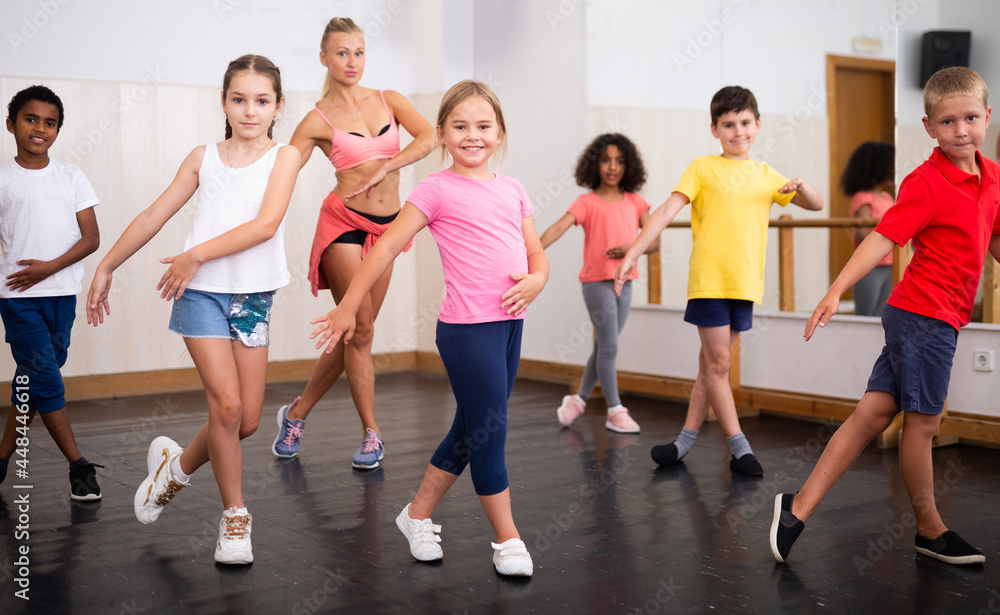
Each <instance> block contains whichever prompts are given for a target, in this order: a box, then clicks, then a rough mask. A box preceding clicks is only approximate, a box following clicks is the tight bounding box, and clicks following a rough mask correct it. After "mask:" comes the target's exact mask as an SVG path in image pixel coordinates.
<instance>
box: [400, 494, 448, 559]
mask: <svg viewBox="0 0 1000 615" xmlns="http://www.w3.org/2000/svg"><path fill="white" fill-rule="evenodd" d="M396 527H398V528H399V531H400V532H403V536H406V540H407V541H408V542H409V543H410V553H411V554H412V555H413V557H414V558H416V559H418V560H420V561H422V562H433V561H435V560H439V559H441V558H442V557H444V551H442V550H441V545H439V544H438V543H439V542H441V537H440V536H438V534H440V533H441V526H440V525H434V524H433V523H431V520H430V518H429V517H428V518H427V519H411V518H410V505H409V504H407V505H406V507H405V508H404V509H403V512H401V513H399V516H398V517H396Z"/></svg>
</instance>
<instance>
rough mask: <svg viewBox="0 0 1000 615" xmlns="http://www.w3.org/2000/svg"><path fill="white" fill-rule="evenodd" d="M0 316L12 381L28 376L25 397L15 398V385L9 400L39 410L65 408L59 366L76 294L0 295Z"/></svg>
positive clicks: (63, 359) (63, 358)
mask: <svg viewBox="0 0 1000 615" xmlns="http://www.w3.org/2000/svg"><path fill="white" fill-rule="evenodd" d="M0 317H2V318H3V326H4V328H5V329H6V340H7V343H8V344H10V352H11V354H12V355H14V362H15V363H16V364H17V369H15V370H14V382H18V383H20V382H23V381H24V378H25V377H27V379H28V384H27V388H28V391H27V393H28V401H27V402H24V401H21V400H18V399H17V397H16V393H17V388H15V387H12V389H11V398H10V401H11V403H12V404H14V405H20V404H21V403H27V404H28V408H29V410H35V411H38V412H41V413H43V414H44V413H46V412H54V411H56V410H61V409H63V408H65V407H66V389H64V388H63V380H62V374H61V373H60V372H59V369H60V368H61V367H62V366H63V365H65V364H66V356H67V354H68V351H69V340H70V336H71V334H72V332H73V320H75V319H76V297H75V296H73V295H67V296H62V297H26V298H23V299H22V298H19V297H18V298H12V299H0ZM19 386H20V385H19ZM22 394H23V390H22ZM22 399H23V398H22Z"/></svg>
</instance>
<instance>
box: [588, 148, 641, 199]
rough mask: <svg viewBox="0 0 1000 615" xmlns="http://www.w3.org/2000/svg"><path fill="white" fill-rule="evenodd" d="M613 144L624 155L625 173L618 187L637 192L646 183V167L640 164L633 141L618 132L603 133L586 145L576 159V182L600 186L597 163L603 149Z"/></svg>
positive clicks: (595, 188) (599, 160) (594, 186)
mask: <svg viewBox="0 0 1000 615" xmlns="http://www.w3.org/2000/svg"><path fill="white" fill-rule="evenodd" d="M609 145H614V146H615V147H617V148H618V150H619V151H620V152H621V153H622V155H623V156H625V173H623V174H622V179H621V181H620V182H619V183H618V187H619V188H621V189H622V190H623V191H625V192H638V191H639V189H640V188H642V185H643V184H645V183H646V167H645V165H643V164H642V156H641V155H640V154H639V149H638V148H637V147H636V146H635V143H632V141H631V140H630V139H629V138H628V137H626V136H625V135H621V134H618V133H608V134H603V135H601V136H599V137H597V138H596V139H594V140H593V141H591V142H590V145H588V146H587V149H585V150H584V151H583V153H582V154H580V159H579V160H577V161H576V183H577V185H578V186H580V187H581V188H590V189H591V190H597V189H598V188H599V187H600V186H601V173H600V170H599V165H600V162H601V156H602V155H604V150H606V149H608V146H609Z"/></svg>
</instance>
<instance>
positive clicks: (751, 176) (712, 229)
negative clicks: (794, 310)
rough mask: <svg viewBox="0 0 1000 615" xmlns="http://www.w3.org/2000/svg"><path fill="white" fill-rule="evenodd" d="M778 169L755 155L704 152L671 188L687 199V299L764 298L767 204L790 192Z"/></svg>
mask: <svg viewBox="0 0 1000 615" xmlns="http://www.w3.org/2000/svg"><path fill="white" fill-rule="evenodd" d="M786 183H788V180H787V179H786V178H785V177H784V176H783V175H782V174H781V173H778V172H777V171H775V170H774V169H772V168H771V167H769V166H767V164H766V163H763V162H757V161H754V160H731V159H729V158H723V157H722V156H702V157H701V158H695V159H694V161H692V162H691V164H690V165H689V166H688V168H687V170H685V171H684V175H682V176H681V179H680V181H679V182H678V183H677V187H676V188H674V192H680V193H681V194H683V195H684V196H686V197H687V198H688V199H689V200H690V201H691V232H692V235H693V236H694V246H693V248H692V250H691V260H690V269H689V274H688V292H687V296H688V300H691V299H744V300H747V301H755V302H757V303H760V302H761V301H762V299H763V297H764V255H765V253H766V250H767V221H768V218H769V217H770V212H771V204H772V203H777V204H779V205H781V206H785V205H787V204H788V202H789V201H791V200H792V197H793V196H795V194H794V193H790V194H781V193H779V192H778V188H780V187H781V186H783V185H785V184H786Z"/></svg>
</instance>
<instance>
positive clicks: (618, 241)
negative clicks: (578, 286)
mask: <svg viewBox="0 0 1000 615" xmlns="http://www.w3.org/2000/svg"><path fill="white" fill-rule="evenodd" d="M647 211H649V203H647V202H646V199H644V198H642V197H641V196H639V195H638V194H635V193H634V192H626V193H625V197H624V198H623V199H622V200H621V201H618V202H617V203H609V202H607V201H605V200H603V199H601V198H600V197H599V196H597V195H596V194H594V193H593V192H589V193H587V194H582V195H580V196H579V197H578V198H577V199H576V200H575V201H573V204H572V205H570V206H569V213H571V214H573V217H574V218H576V223H577V224H579V225H580V226H581V227H583V269H581V270H580V281H581V282H600V281H602V280H613V279H614V277H615V271H616V270H617V269H618V265H619V263H621V260H622V259H620V258H615V259H611V258H608V257H607V256H605V255H604V251H605V250H607V249H608V248H611V247H614V246H620V245H622V244H630V243H632V242H633V241H635V238H636V235H638V233H639V220H640V219H641V218H642V215H643V214H644V213H646V212H647ZM638 277H639V268H638V267H633V268H632V273H630V274H629V276H628V279H630V280H635V279H637V278H638Z"/></svg>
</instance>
